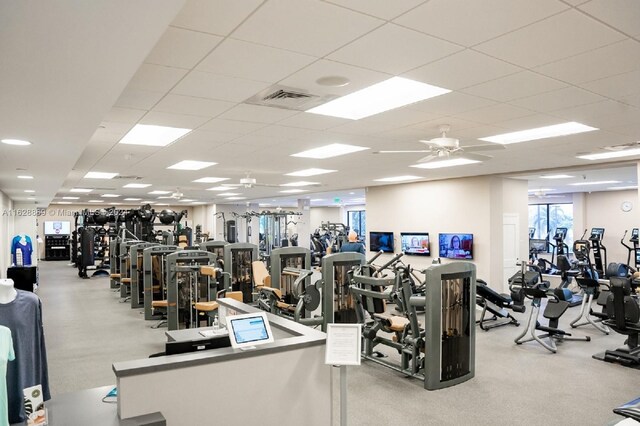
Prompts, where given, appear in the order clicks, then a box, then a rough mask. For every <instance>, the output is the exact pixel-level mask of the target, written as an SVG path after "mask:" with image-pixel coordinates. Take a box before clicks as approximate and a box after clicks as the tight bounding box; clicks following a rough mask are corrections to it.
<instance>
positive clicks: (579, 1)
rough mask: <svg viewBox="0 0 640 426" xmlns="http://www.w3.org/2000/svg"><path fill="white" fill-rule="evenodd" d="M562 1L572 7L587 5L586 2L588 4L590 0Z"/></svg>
mask: <svg viewBox="0 0 640 426" xmlns="http://www.w3.org/2000/svg"><path fill="white" fill-rule="evenodd" d="M562 1H564V2H565V3H569V4H570V5H572V6H578V5H579V4H582V3H587V2H590V1H591V0H562Z"/></svg>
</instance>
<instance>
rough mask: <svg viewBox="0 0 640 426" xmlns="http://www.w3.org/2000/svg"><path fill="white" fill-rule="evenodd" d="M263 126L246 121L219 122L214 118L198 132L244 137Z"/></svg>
mask: <svg viewBox="0 0 640 426" xmlns="http://www.w3.org/2000/svg"><path fill="white" fill-rule="evenodd" d="M265 126H266V124H264V123H250V122H247V121H234V120H221V119H219V118H214V119H213V120H211V121H210V122H208V123H207V124H205V125H204V126H202V127H201V128H200V129H199V130H208V131H214V132H222V133H232V134H236V135H245V134H247V133H251V132H255V131H256V130H258V129H261V128H263V127H265Z"/></svg>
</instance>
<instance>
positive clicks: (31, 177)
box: [18, 175, 33, 179]
mask: <svg viewBox="0 0 640 426" xmlns="http://www.w3.org/2000/svg"><path fill="white" fill-rule="evenodd" d="M18 179H33V176H28V175H20V176H18Z"/></svg>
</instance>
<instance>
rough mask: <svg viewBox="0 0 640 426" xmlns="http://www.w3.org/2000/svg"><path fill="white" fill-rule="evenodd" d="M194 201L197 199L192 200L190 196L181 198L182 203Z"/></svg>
mask: <svg viewBox="0 0 640 426" xmlns="http://www.w3.org/2000/svg"><path fill="white" fill-rule="evenodd" d="M193 201H196V200H192V199H190V198H184V199H182V200H180V202H181V203H191V202H193Z"/></svg>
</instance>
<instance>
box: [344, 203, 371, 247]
mask: <svg viewBox="0 0 640 426" xmlns="http://www.w3.org/2000/svg"><path fill="white" fill-rule="evenodd" d="M366 225H367V212H366V211H365V210H351V211H348V212H347V226H348V227H349V229H351V230H353V231H354V232H355V233H356V234H358V237H359V239H360V240H364V239H365V235H366V228H367V226H366Z"/></svg>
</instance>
